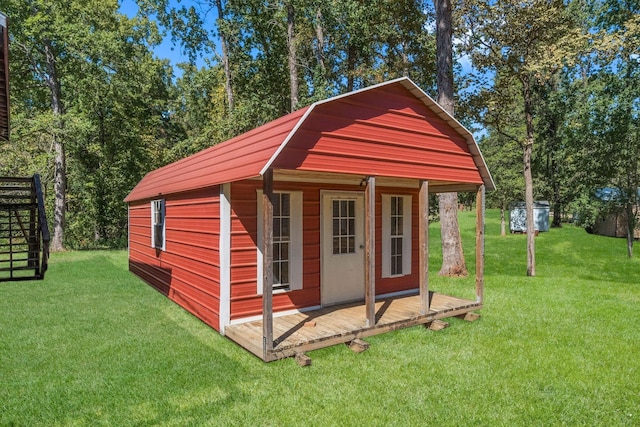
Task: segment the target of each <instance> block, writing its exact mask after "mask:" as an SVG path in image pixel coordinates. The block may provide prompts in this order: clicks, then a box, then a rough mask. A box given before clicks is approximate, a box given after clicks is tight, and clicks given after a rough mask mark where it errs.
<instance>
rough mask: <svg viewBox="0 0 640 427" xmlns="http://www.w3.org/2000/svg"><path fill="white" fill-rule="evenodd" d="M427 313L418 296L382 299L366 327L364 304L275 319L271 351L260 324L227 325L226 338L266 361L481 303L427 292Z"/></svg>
mask: <svg viewBox="0 0 640 427" xmlns="http://www.w3.org/2000/svg"><path fill="white" fill-rule="evenodd" d="M429 299H430V304H429V311H428V313H427V314H421V307H422V303H421V297H420V295H418V294H415V295H408V296H400V297H393V298H384V299H380V300H378V301H376V302H375V322H374V325H373V326H367V324H368V322H367V316H366V306H365V304H364V302H359V303H352V304H344V305H337V306H332V307H328V308H321V309H318V310H313V311H308V312H303V313H296V314H291V315H285V316H280V317H275V316H274V317H273V349H272V350H269V349H265V346H264V344H263V343H264V342H265V341H264V338H263V336H264V334H263V320H262V319H260V320H255V321H251V322H246V323H240V324H235V325H230V326H227V327H226V329H225V335H226V336H227V337H228V338H230V339H231V340H233V341H235V342H236V343H237V344H239V345H240V346H242V347H244V348H245V349H246V350H248V351H250V352H251V353H253V354H254V355H256V356H258V357H259V358H260V359H262V360H264V361H265V362H270V361H273V360H278V359H283V358H286V357H291V356H296V355H297V354H301V353H305V352H307V351H311V350H317V349H320V348H324V347H330V346H332V345H336V344H341V343H348V342H350V341H352V340H354V339H356V338H365V337H369V336H372V335H378V334H383V333H386V332H390V331H394V330H397V329H402V328H408V327H411V326H415V325H420V324H428V323H431V322H433V321H434V320H438V319H443V318H447V317H454V316H461V315H465V314H466V313H469V312H472V311H474V310H479V309H481V308H482V302H476V301H471V300H466V299H461V298H457V297H453V296H449V295H444V294H440V293H437V292H435V293H434V292H430V293H429Z"/></svg>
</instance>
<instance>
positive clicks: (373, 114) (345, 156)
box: [274, 85, 483, 184]
mask: <svg viewBox="0 0 640 427" xmlns="http://www.w3.org/2000/svg"><path fill="white" fill-rule="evenodd" d="M274 167H276V168H282V169H297V170H304V171H324V172H336V173H344V172H347V173H355V174H363V175H377V176H389V177H401V178H417V179H428V180H438V181H455V182H466V183H477V184H481V183H482V182H483V180H482V177H481V176H480V173H479V171H478V167H477V166H476V164H475V161H474V158H473V156H472V155H471V152H470V149H469V146H468V143H467V141H466V140H465V139H464V138H463V137H462V136H461V135H460V134H458V133H457V132H456V131H455V130H453V129H452V128H451V127H450V126H449V125H448V124H447V123H446V122H444V120H442V119H441V118H440V117H438V116H437V115H436V114H435V113H434V112H433V111H432V110H431V109H429V108H428V107H427V106H426V105H425V104H424V103H423V102H421V101H420V100H418V99H417V98H415V96H414V95H412V94H411V93H410V92H409V91H408V90H407V89H405V88H404V87H403V86H402V85H390V86H383V87H380V88H378V89H377V90H376V91H375V92H374V91H365V92H361V93H357V94H354V95H352V96H349V97H345V98H341V99H338V100H335V101H333V102H330V103H325V104H321V105H318V106H317V107H316V108H315V109H314V110H313V112H312V113H311V115H310V116H309V117H308V118H307V120H305V122H304V124H303V125H302V126H301V127H300V129H299V130H298V132H296V135H295V136H294V137H293V138H292V139H291V141H290V142H289V143H288V145H287V146H286V148H285V149H284V150H283V151H282V153H281V154H280V156H278V159H277V160H276V162H275V163H274Z"/></svg>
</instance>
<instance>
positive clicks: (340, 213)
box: [332, 200, 356, 254]
mask: <svg viewBox="0 0 640 427" xmlns="http://www.w3.org/2000/svg"><path fill="white" fill-rule="evenodd" d="M332 208H333V209H332V211H333V253H334V254H349V253H355V251H356V245H355V240H356V236H355V228H356V227H355V223H356V220H355V212H356V202H355V200H333V206H332Z"/></svg>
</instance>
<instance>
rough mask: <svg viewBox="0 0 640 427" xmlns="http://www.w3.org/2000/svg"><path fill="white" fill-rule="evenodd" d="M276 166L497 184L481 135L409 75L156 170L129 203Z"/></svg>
mask: <svg viewBox="0 0 640 427" xmlns="http://www.w3.org/2000/svg"><path fill="white" fill-rule="evenodd" d="M407 91H408V92H407ZM407 93H410V95H412V96H410V95H408V94H407ZM416 100H417V101H416ZM405 107H406V108H405ZM409 107H411V108H409ZM425 107H426V108H425ZM388 113H389V114H388ZM390 114H391V115H392V116H393V117H391V119H390V118H389V117H387V116H389V115H390ZM432 122H433V123H432ZM405 128H406V129H405ZM427 145H432V146H433V148H432V149H430V151H428V152H427V151H426V149H427V148H429V147H426V146H427ZM269 168H274V169H281V170H299V171H316V172H322V171H324V172H331V173H353V174H365V175H367V174H370V175H380V176H386V177H398V178H412V179H429V180H436V181H440V182H446V183H449V184H455V183H466V184H473V185H477V184H481V183H484V184H485V185H486V188H487V189H488V190H491V189H493V188H494V183H493V179H492V178H491V175H490V173H489V170H488V169H487V166H486V163H485V161H484V159H483V157H482V154H481V153H480V150H479V148H478V146H477V144H476V142H475V140H474V138H473V135H472V134H471V133H470V132H469V131H468V130H467V129H466V128H465V127H464V126H462V125H461V124H460V123H459V122H458V121H457V120H456V119H455V118H453V117H452V116H451V115H449V114H448V113H447V112H445V111H444V110H443V109H442V108H441V107H440V106H439V105H438V104H437V103H436V102H435V101H434V100H433V99H431V98H430V97H429V96H428V95H427V94H426V93H424V92H423V91H422V90H421V89H420V88H419V87H418V86H416V84H415V83H413V82H412V81H411V80H409V79H408V78H406V77H403V78H400V79H396V80H391V81H388V82H385V83H381V84H378V85H375V86H371V87H368V88H364V89H361V90H357V91H354V92H349V93H346V94H344V95H340V96H336V97H333V98H330V99H327V100H324V101H320V102H316V103H314V104H312V105H310V106H309V107H305V108H302V109H300V110H298V111H295V112H293V113H291V114H288V115H286V116H283V117H281V118H279V119H277V120H274V121H272V122H269V123H267V124H264V125H262V126H260V127H258V128H256V129H254V130H252V131H249V132H247V133H244V134H242V135H239V136H237V137H235V138H232V139H230V140H228V141H226V142H223V143H221V144H218V145H215V146H213V147H210V148H208V149H205V150H203V151H201V152H199V153H196V154H194V155H192V156H189V157H186V158H184V159H182V160H179V161H177V162H175V163H171V164H169V165H167V166H164V167H162V168H160V169H157V170H155V171H152V172H150V173H148V174H147V175H146V176H145V177H144V178H143V179H142V180H141V181H140V183H138V185H137V186H136V187H135V188H134V189H133V190H132V191H131V193H129V195H128V196H127V197H126V198H125V201H127V202H131V201H134V200H143V199H150V198H154V197H161V196H165V195H168V194H173V193H179V192H184V191H190V190H196V189H200V188H205V187H210V186H213V185H217V184H223V183H227V182H234V181H239V180H243V179H248V178H256V177H260V176H261V175H263V174H264V173H265V172H266V171H267V170H268V169H269Z"/></svg>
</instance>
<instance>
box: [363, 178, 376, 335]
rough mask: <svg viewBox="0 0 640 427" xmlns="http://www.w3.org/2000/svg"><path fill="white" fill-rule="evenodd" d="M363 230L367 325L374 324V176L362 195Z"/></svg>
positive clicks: (368, 180)
mask: <svg viewBox="0 0 640 427" xmlns="http://www.w3.org/2000/svg"><path fill="white" fill-rule="evenodd" d="M364 204H365V231H364V240H365V243H364V248H365V249H364V254H365V255H364V258H365V262H364V264H365V272H364V283H365V285H364V286H365V287H364V304H365V308H366V310H367V326H368V327H373V326H375V324H376V178H375V176H370V177H368V178H367V189H366V191H365V197H364Z"/></svg>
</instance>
